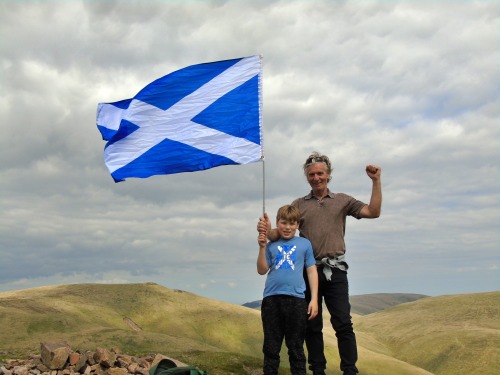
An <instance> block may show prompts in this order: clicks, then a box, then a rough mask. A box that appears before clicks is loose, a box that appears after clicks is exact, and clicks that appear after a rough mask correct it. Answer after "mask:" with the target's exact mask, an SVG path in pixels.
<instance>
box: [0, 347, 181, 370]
mask: <svg viewBox="0 0 500 375" xmlns="http://www.w3.org/2000/svg"><path fill="white" fill-rule="evenodd" d="M40 349H41V354H40V355H34V356H32V357H30V358H29V359H25V360H19V359H8V360H5V361H4V362H5V363H4V364H1V363H0V375H78V374H80V375H149V370H150V369H151V367H153V366H155V365H157V364H158V363H159V362H160V361H161V360H162V359H163V358H168V359H170V360H172V361H174V362H175V363H176V364H177V366H186V364H184V363H182V362H179V361H177V360H175V359H173V358H170V357H167V356H164V355H162V354H149V355H146V356H144V357H134V356H130V355H127V354H122V353H121V351H120V350H119V349H118V348H113V349H110V350H108V349H103V348H97V350H96V351H78V350H77V351H73V350H72V349H71V347H70V345H69V344H68V343H67V342H65V341H62V342H43V343H41V344H40Z"/></svg>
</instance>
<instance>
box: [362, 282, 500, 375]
mask: <svg viewBox="0 0 500 375" xmlns="http://www.w3.org/2000/svg"><path fill="white" fill-rule="evenodd" d="M355 322H356V331H357V332H358V335H364V336H368V337H371V338H372V339H373V340H374V346H373V349H374V350H375V351H381V352H383V353H386V354H388V355H390V356H392V357H394V358H397V359H399V360H401V361H405V362H408V363H412V364H414V365H415V366H418V367H421V368H424V369H426V370H428V371H430V372H432V373H434V374H436V375H457V374H467V375H472V374H492V375H493V374H500V292H491V293H478V294H464V295H451V296H441V297H433V298H425V299H421V300H418V301H415V302H412V303H407V304H403V305H399V306H396V307H393V308H391V309H388V310H384V311H382V312H379V313H375V314H371V315H367V316H364V317H362V318H361V319H356V321H355ZM364 344H365V345H366V342H364ZM366 346H367V345H366ZM377 346H378V348H377Z"/></svg>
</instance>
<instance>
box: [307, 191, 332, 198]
mask: <svg viewBox="0 0 500 375" xmlns="http://www.w3.org/2000/svg"><path fill="white" fill-rule="evenodd" d="M325 197H329V198H333V193H332V192H331V191H330V189H328V193H327V194H326V195H325ZM312 198H315V199H317V198H316V197H315V196H314V194H313V191H312V190H311V191H310V192H309V194H307V195H306V196H305V197H304V199H312Z"/></svg>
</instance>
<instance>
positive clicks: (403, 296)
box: [243, 293, 428, 315]
mask: <svg viewBox="0 0 500 375" xmlns="http://www.w3.org/2000/svg"><path fill="white" fill-rule="evenodd" d="M425 297H428V296H426V295H424V294H411V293H377V294H362V295H357V296H350V297H349V299H350V302H351V311H352V313H353V314H358V315H367V314H371V313H374V312H377V311H382V310H385V309H387V308H389V307H392V306H396V305H399V304H401V303H406V302H413V301H416V300H419V299H421V298H425ZM261 303H262V300H258V301H253V302H248V303H245V304H243V306H245V307H249V308H251V309H260V306H261Z"/></svg>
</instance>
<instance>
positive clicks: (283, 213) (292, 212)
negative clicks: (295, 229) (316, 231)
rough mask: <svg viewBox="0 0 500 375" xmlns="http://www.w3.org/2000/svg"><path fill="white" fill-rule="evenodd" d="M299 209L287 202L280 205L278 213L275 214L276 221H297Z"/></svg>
mask: <svg viewBox="0 0 500 375" xmlns="http://www.w3.org/2000/svg"><path fill="white" fill-rule="evenodd" d="M299 219H300V211H299V209H298V208H297V207H295V206H292V205H290V204H287V205H285V206H283V207H280V208H279V210H278V213H277V214H276V221H279V220H287V221H290V222H292V223H293V222H297V223H298V222H299Z"/></svg>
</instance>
